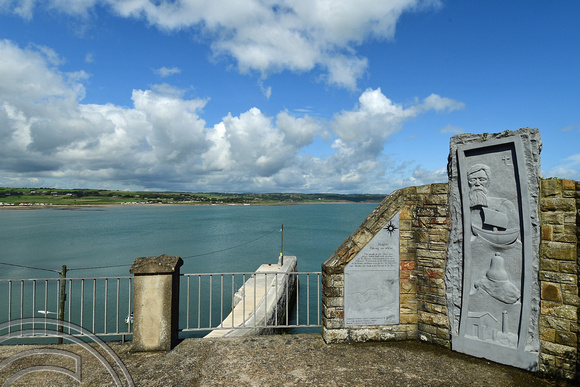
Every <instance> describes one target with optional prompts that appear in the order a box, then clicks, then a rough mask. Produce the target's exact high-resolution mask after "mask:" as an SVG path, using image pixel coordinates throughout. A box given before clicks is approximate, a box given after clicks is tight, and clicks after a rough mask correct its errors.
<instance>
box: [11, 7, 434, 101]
mask: <svg viewBox="0 0 580 387" xmlns="http://www.w3.org/2000/svg"><path fill="white" fill-rule="evenodd" d="M96 6H103V7H106V8H107V9H108V10H110V11H111V12H113V13H115V14H116V15H117V16H120V17H125V18H132V19H138V20H144V21H146V22H147V23H148V24H150V25H152V26H155V27H157V28H159V29H161V30H165V31H175V30H184V29H193V30H195V31H201V36H203V37H204V38H208V39H209V44H210V46H211V48H212V50H213V53H214V55H215V56H216V57H220V56H227V57H233V58H234V59H235V61H236V62H237V65H238V69H239V70H240V71H241V72H242V73H246V72H259V73H260V74H261V75H262V76H267V75H269V74H272V73H277V72H281V71H284V70H290V71H295V72H304V71H311V70H313V69H315V68H319V69H320V70H321V71H322V73H323V75H322V79H324V80H325V81H326V82H328V83H329V84H332V85H336V86H338V87H344V88H349V89H356V83H357V80H358V79H359V78H360V77H361V76H362V75H363V74H364V73H365V72H366V71H367V58H364V57H361V56H360V55H358V54H357V52H356V49H357V47H358V46H359V45H360V44H362V43H363V42H364V41H367V40H371V39H374V40H385V39H392V38H393V37H394V35H395V27H396V24H397V21H398V20H399V17H400V16H401V14H403V13H404V12H412V11H418V10H423V9H436V8H438V7H440V6H441V2H440V1H439V0H398V1H376V0H358V1H350V0H336V1H327V0H292V1H290V0H277V1H276V0H275V1H260V0H246V1H239V0H213V1H201V2H200V1H196V0H181V1H169V0H160V1H155V2H153V1H150V0H132V1H126V0H43V1H40V0H24V1H15V0H14V1H12V0H3V1H0V10H1V9H4V10H9V11H11V12H14V13H16V14H18V15H20V16H22V17H23V18H26V19H31V18H32V17H33V14H34V10H35V8H38V7H46V8H48V9H51V10H58V11H60V12H64V13H67V14H70V15H78V16H81V17H89V15H90V11H91V10H92V9H93V8H94V7H96ZM432 102H433V103H435V104H437V103H439V102H441V101H432ZM443 103H444V102H443ZM435 108H436V107H435Z"/></svg>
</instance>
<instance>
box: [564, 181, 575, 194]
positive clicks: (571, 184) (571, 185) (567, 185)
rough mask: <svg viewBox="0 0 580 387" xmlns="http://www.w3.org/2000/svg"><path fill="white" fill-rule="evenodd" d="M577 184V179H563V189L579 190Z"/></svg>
mask: <svg viewBox="0 0 580 387" xmlns="http://www.w3.org/2000/svg"><path fill="white" fill-rule="evenodd" d="M576 184H577V181H575V180H567V179H562V190H571V191H575V190H577V188H576Z"/></svg>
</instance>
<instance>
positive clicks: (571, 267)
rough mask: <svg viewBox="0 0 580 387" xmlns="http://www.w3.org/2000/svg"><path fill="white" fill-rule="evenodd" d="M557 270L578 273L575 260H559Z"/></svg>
mask: <svg viewBox="0 0 580 387" xmlns="http://www.w3.org/2000/svg"><path fill="white" fill-rule="evenodd" d="M558 268H559V269H560V270H559V271H560V272H561V273H568V274H577V273H578V264H577V263H576V262H571V261H560V264H559V265H558Z"/></svg>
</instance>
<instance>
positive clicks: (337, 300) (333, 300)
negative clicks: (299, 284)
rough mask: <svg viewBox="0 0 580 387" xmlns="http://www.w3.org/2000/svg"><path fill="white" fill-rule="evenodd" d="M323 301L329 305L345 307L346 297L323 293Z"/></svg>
mask: <svg viewBox="0 0 580 387" xmlns="http://www.w3.org/2000/svg"><path fill="white" fill-rule="evenodd" d="M322 302H323V303H324V305H326V306H327V307H333V306H334V307H343V306H344V298H343V297H327V296H325V295H324V294H323V295H322Z"/></svg>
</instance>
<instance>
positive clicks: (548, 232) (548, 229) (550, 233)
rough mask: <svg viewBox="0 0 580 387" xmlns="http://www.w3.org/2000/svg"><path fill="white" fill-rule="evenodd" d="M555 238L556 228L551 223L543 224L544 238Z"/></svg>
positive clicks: (547, 239) (545, 239)
mask: <svg viewBox="0 0 580 387" xmlns="http://www.w3.org/2000/svg"><path fill="white" fill-rule="evenodd" d="M553 239H554V228H553V227H552V226H551V225H549V224H543V225H542V240H544V241H552V240H553Z"/></svg>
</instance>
